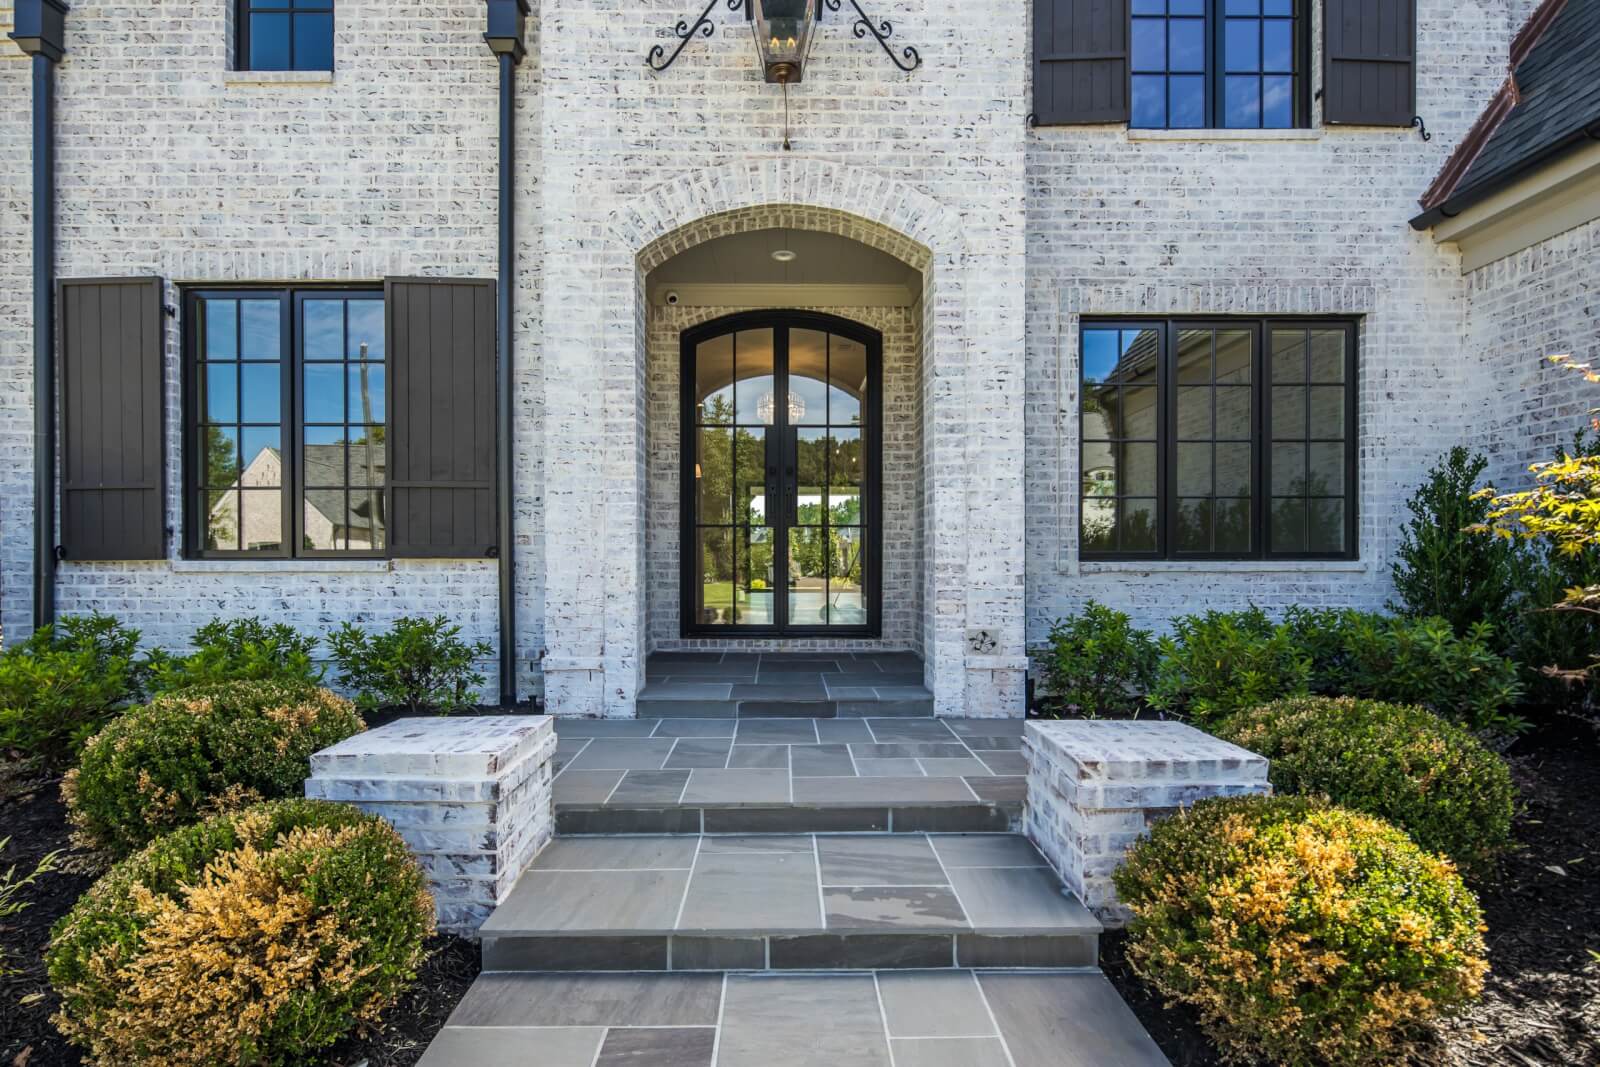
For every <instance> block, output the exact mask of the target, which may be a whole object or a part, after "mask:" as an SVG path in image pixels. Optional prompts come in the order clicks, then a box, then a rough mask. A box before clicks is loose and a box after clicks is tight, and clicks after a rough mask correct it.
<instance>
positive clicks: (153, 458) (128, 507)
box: [57, 278, 167, 560]
mask: <svg viewBox="0 0 1600 1067" xmlns="http://www.w3.org/2000/svg"><path fill="white" fill-rule="evenodd" d="M162 295H163V289H162V281H161V279H160V278H97V279H87V280H63V281H61V282H60V283H59V284H58V288H57V307H58V308H59V312H58V314H59V316H60V326H61V548H62V555H63V556H64V558H66V559H69V560H131V559H165V558H166V555H167V553H166V527H167V523H166V492H165V486H164V479H163V470H162V450H161V445H162V437H163V433H162V422H163V420H162V413H163V411H162V409H163V404H162V379H163V376H162V370H161V358H162V334H163V323H162V304H161V300H162Z"/></svg>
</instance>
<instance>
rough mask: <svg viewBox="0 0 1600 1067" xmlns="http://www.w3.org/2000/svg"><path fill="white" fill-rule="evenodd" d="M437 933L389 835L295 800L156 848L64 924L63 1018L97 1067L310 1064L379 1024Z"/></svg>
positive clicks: (375, 823) (119, 869)
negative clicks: (106, 1066)
mask: <svg viewBox="0 0 1600 1067" xmlns="http://www.w3.org/2000/svg"><path fill="white" fill-rule="evenodd" d="M432 930H433V901H432V900H431V899H430V897H429V896H428V891H427V886H426V883H425V881H424V878H423V874H422V871H421V870H420V869H419V868H418V867H417V865H416V863H415V862H414V861H413V860H412V859H411V858H410V856H409V854H408V853H407V851H406V847H405V843H404V842H403V841H402V840H401V839H400V836H399V835H398V834H397V833H395V831H394V829H393V827H391V826H389V825H388V824H387V823H385V822H384V821H383V820H382V819H379V818H377V817H375V816H370V815H364V814H362V813H361V812H360V811H358V810H357V809H355V808H353V807H350V806H348V805H344V804H330V803H326V802H320V801H308V800H286V801H279V802H276V803H269V804H262V805H258V806H256V807H252V808H249V809H247V810H245V811H242V812H236V813H230V814H226V815H219V816H216V817H213V818H211V819H209V820H207V821H205V822H203V823H200V824H198V825H195V826H189V827H185V828H183V829H181V830H178V831H175V832H174V833H172V834H169V835H167V836H166V837H162V838H160V839H158V840H156V841H155V842H153V843H152V844H150V845H149V846H148V847H147V848H145V849H144V850H143V851H141V852H139V853H137V854H135V855H133V856H131V857H129V858H128V859H126V860H124V861H123V862H121V863H119V864H118V865H116V866H115V867H113V868H112V869H111V871H110V872H109V873H107V874H106V876H105V877H103V878H102V879H100V881H99V882H97V883H95V885H94V887H93V888H91V889H90V890H89V892H87V893H86V894H84V895H83V897H82V898H81V899H79V901H78V903H77V904H76V905H75V906H74V907H73V909H72V911H70V912H69V913H67V915H65V916H63V917H62V919H61V920H60V921H59V922H57V923H56V926H55V929H54V931H53V932H52V938H51V942H50V948H49V952H48V955H47V958H46V962H47V963H48V966H49V973H50V982H51V984H52V985H53V986H54V987H55V989H56V991H57V992H58V993H59V994H60V995H61V1011H60V1013H59V1014H58V1015H56V1017H55V1020H54V1021H55V1023H56V1025H57V1027H58V1028H59V1029H60V1030H61V1032H62V1033H63V1034H65V1035H66V1036H67V1038H68V1039H69V1040H71V1041H72V1042H74V1043H75V1044H77V1045H79V1046H80V1047H82V1048H83V1049H85V1050H86V1052H87V1053H88V1055H89V1058H90V1060H91V1061H92V1062H98V1063H103V1064H113V1063H116V1064H157V1063H159V1064H173V1065H179V1067H214V1065H217V1064H253V1065H277V1064H304V1063H311V1062H318V1057H317V1055H316V1053H317V1052H318V1050H321V1049H325V1048H326V1047H327V1046H329V1045H331V1044H333V1043H334V1042H335V1041H337V1040H338V1039H339V1038H341V1037H342V1036H344V1035H345V1034H346V1033H348V1032H350V1031H351V1030H354V1029H356V1028H358V1027H363V1026H369V1025H371V1024H373V1023H374V1022H376V1021H377V1019H378V1018H379V1016H380V1015H381V1014H382V1013H383V1011H384V1010H385V1009H386V1008H388V1007H389V1005H391V1004H392V1003H393V1002H394V1000H395V998H396V997H397V996H398V995H399V993H400V992H401V990H402V989H404V988H405V986H406V985H407V983H409V982H410V981H411V980H412V979H413V977H414V976H415V974H416V971H417V967H418V965H419V964H420V963H421V961H422V959H423V954H424V949H423V942H424V940H425V939H426V938H427V936H428V935H429V934H430V933H431V932H432Z"/></svg>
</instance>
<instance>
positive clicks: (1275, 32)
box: [1130, 0, 1309, 129]
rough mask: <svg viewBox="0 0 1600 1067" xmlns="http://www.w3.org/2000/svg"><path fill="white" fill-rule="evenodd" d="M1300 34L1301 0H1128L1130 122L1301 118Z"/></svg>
mask: <svg viewBox="0 0 1600 1067" xmlns="http://www.w3.org/2000/svg"><path fill="white" fill-rule="evenodd" d="M1307 34H1308V30H1307V27H1306V19H1305V17H1304V0H1133V6H1132V44H1131V53H1132V54H1131V60H1132V71H1133V73H1132V90H1133V96H1132V114H1131V121H1130V124H1131V125H1132V126H1135V127H1144V128H1154V129H1207V128H1210V129H1219V128H1220V129H1288V128H1292V127H1295V126H1303V125H1306V124H1307V121H1308V111H1309V108H1308V106H1307V102H1306V91H1305V77H1304V67H1305V63H1304V60H1303V56H1304V54H1305V52H1306V50H1307V47H1306V41H1307Z"/></svg>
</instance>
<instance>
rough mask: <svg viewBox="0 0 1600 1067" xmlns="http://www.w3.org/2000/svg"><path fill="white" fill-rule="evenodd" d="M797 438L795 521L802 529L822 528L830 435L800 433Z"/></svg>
mask: <svg viewBox="0 0 1600 1067" xmlns="http://www.w3.org/2000/svg"><path fill="white" fill-rule="evenodd" d="M794 435H795V456H796V459H797V460H798V463H797V466H796V475H795V498H794V499H795V509H794V516H793V519H794V521H795V522H796V523H798V524H800V525H803V526H820V525H822V522H823V517H822V516H823V509H824V508H826V507H827V486H828V431H827V430H811V429H801V430H796V431H794Z"/></svg>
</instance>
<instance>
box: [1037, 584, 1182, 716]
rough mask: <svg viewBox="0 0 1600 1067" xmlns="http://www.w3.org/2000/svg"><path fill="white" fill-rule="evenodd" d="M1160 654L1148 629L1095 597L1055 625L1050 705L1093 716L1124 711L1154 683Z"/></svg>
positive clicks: (1048, 670)
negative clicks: (1097, 601)
mask: <svg viewBox="0 0 1600 1067" xmlns="http://www.w3.org/2000/svg"><path fill="white" fill-rule="evenodd" d="M1158 655H1159V650H1158V649H1157V647H1156V642H1155V639H1154V638H1153V637H1151V635H1150V632H1149V631H1148V630H1141V629H1139V628H1138V627H1136V626H1134V625H1133V624H1132V622H1130V621H1129V619H1128V616H1127V615H1125V614H1123V613H1122V612H1120V611H1113V610H1112V609H1110V608H1108V607H1106V606H1105V605H1103V604H1098V603H1096V602H1095V601H1093V600H1091V601H1089V602H1088V603H1087V604H1085V605H1084V607H1083V611H1081V612H1080V613H1078V614H1076V615H1071V616H1069V617H1067V618H1065V619H1061V620H1059V621H1058V622H1057V623H1056V624H1055V625H1054V626H1053V627H1051V629H1050V651H1049V655H1048V658H1047V659H1046V660H1045V685H1046V686H1047V687H1048V689H1049V691H1050V692H1049V700H1050V707H1051V708H1052V709H1053V710H1055V711H1057V712H1059V713H1068V714H1075V715H1082V716H1084V717H1086V718H1091V719H1092V718H1098V717H1100V716H1102V715H1114V714H1117V713H1119V712H1124V711H1126V710H1127V709H1128V708H1130V707H1132V706H1133V705H1134V701H1135V700H1136V699H1137V695H1138V694H1142V693H1144V692H1146V691H1147V690H1148V689H1149V688H1150V684H1151V681H1152V679H1154V677H1155V669H1156V659H1157V657H1158Z"/></svg>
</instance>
